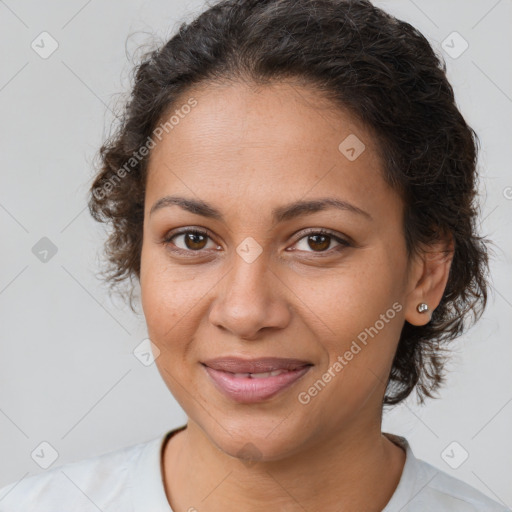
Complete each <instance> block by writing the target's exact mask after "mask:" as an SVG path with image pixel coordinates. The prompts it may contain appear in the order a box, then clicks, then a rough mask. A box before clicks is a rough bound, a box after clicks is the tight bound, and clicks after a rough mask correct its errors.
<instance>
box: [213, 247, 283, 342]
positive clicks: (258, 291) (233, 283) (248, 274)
mask: <svg viewBox="0 0 512 512" xmlns="http://www.w3.org/2000/svg"><path fill="white" fill-rule="evenodd" d="M234 260H235V261H234V263H233V266H232V268H231V269H230V270H229V272H228V275H227V276H226V277H225V278H224V279H222V280H221V282H220V283H219V287H218V288H216V289H217V295H216V296H215V298H214V300H213V303H212V305H211V307H210V311H209V320H210V322H211V323H212V324H213V325H215V326H216V327H219V328H221V329H224V330H227V331H229V332H230V333H231V334H232V335H233V336H235V337H237V338H239V339H244V340H255V339H257V338H259V337H261V334H262V332H263V331H265V332H267V331H268V330H269V329H283V328H285V327H286V326H287V325H288V324H289V323H290V319H291V309H290V307H289V302H288V299H287V297H286V295H287V294H286V290H287V288H286V286H285V285H284V284H283V283H282V281H281V280H280V279H279V278H278V277H277V275H276V274H275V273H274V272H273V271H272V270H271V269H270V268H269V266H268V261H267V259H266V258H265V256H264V254H261V255H260V256H259V257H258V258H257V259H256V260H255V261H253V262H251V263H248V262H246V261H244V260H243V259H242V258H241V257H239V256H238V255H235V257H234Z"/></svg>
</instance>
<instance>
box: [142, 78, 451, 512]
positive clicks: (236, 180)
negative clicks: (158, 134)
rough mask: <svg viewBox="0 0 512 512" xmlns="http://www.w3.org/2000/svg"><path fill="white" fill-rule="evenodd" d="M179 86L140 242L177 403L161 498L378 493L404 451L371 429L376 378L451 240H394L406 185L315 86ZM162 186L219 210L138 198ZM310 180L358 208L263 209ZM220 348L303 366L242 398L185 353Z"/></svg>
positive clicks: (427, 293) (387, 488)
mask: <svg viewBox="0 0 512 512" xmlns="http://www.w3.org/2000/svg"><path fill="white" fill-rule="evenodd" d="M191 96H193V97H194V98H195V99H196V100H197V102H198V104H197V106H196V107H195V108H194V109H193V110H192V111H191V112H190V113H189V114H188V115H187V116H185V117H184V118H183V119H182V120H181V121H180V123H179V125H177V126H175V127H174V129H173V130H172V131H170V132H169V133H168V134H166V135H165V136H164V137H163V138H162V140H161V141H160V142H158V143H157V145H156V146H155V148H154V149H153V150H152V153H151V157H150V162H149V168H148V169H149V172H148V179H147V188H146V197H145V218H144V236H143V244H142V255H141V274H140V285H141V298H142V306H143V310H144V315H145V318H146V322H147V326H148V333H149V337H150V338H151V340H152V341H153V343H154V344H155V345H156V346H157V347H158V349H159V350H160V355H159V356H158V357H157V359H156V364H157V366H158V369H159V372H160V373H161V375H162V378H163V379H164V381H165V383H166V384H167V386H168V388H169V390H170V391H171V392H172V394H173V395H174V397H175V398H176V400H177V401H178V402H179V404H180V405H181V407H182V408H183V409H184V411H185V412H186V414H187V416H188V426H187V428H186V429H185V430H184V431H182V432H180V433H178V434H177V435H175V436H174V437H172V439H171V441H170V442H168V443H167V445H166V446H165V449H164V452H163V461H162V465H163V473H164V484H165V490H166V493H167V497H168V499H169V502H170V504H171V506H172V507H173V510H175V511H176V512H178V511H180V512H181V511H188V510H194V509H197V510H198V511H209V512H210V511H212V512H217V511H221V510H222V511H224V510H226V507H227V506H228V504H229V510H245V511H254V512H255V511H267V510H269V509H276V507H278V509H279V510H284V511H299V510H300V511H303V510H324V511H326V512H328V511H333V512H334V511H336V512H341V511H349V510H351V511H353V510H365V511H380V510H382V509H383V508H384V506H385V505H386V504H387V502H388V501H389V499H390V498H391V496H392V494H393V492H394V491H395V489H396V486H397V485H398V482H399V480H400V476H401V472H402V469H403V465H404V462H405V453H404V451H403V450H402V449H401V448H400V447H398V446H397V445H395V444H393V443H392V442H391V441H390V440H389V439H388V438H386V437H385V436H384V435H383V434H382V432H381V416H382V399H383V396H384V391H385V383H386V381H387V376H388V375H389V371H390V368H391V363H392V359H393V356H394V353H395V350H396V347H397V343H398V340H399V335H400V331H401V328H402V326H403V323H404V321H405V320H407V321H408V322H410V323H411V324H414V325H423V324H425V323H427V322H428V321H429V319H430V316H429V314H428V313H427V314H425V313H423V314H420V313H418V312H417V310H416V306H417V305H418V303H420V302H426V303H427V304H428V305H429V307H430V309H431V310H433V309H435V307H436V306H437V305H438V304H439V302H440V300H441V298H442V295H443V291H444V289H445V286H446V281H447V279H448V273H449V268H450V263H451V258H450V257H443V256H442V255H441V253H440V252H439V251H441V250H443V249H446V248H447V247H448V241H444V242H442V243H441V242H439V244H436V245H435V246H434V245H433V246H431V247H429V251H430V252H429V255H428V257H426V253H425V254H424V253H420V254H419V255H417V256H414V257H413V258H411V259H408V258H407V254H406V248H405V239H404V235H403V230H402V225H403V203H402V200H401V198H400V197H399V195H398V194H397V193H396V192H395V191H394V190H393V189H392V188H390V187H389V186H388V185H387V184H386V183H385V181H384V180H383V178H382V175H381V170H382V163H381V161H380V158H379V155H378V149H377V146H376V141H375V139H374V137H373V136H372V134H371V133H370V132H369V131H368V130H367V129H366V128H365V127H364V126H362V125H361V124H360V123H358V122H357V121H356V119H355V118H354V117H352V116H351V115H349V114H348V113H347V112H343V111H341V110H339V109H334V107H333V105H331V104H329V103H328V102H327V100H323V99H321V98H320V97H319V94H318V93H317V92H315V91H314V90H313V89H309V88H305V87H303V86H299V85H293V84H290V83H284V82H278V83H274V84H272V85H265V86H260V87H256V86H254V85H249V84H246V83H244V84H242V83H231V84H229V85H225V84H224V85H211V84H210V85H209V86H208V87H204V86H203V87H196V88H195V89H194V90H190V91H188V92H187V95H186V97H185V96H184V100H183V102H182V103H183V104H184V103H185V102H186V100H187V99H188V98H190V97H191ZM350 134H355V135H356V136H357V137H358V138H359V139H360V140H361V141H363V142H364V144H365V146H366V147H365V150H364V151H363V152H362V153H361V154H360V156H359V157H358V158H357V159H355V160H354V161H350V160H349V159H347V158H346V157H345V156H344V155H343V154H342V153H341V152H340V150H339V149H338V146H339V144H340V143H341V142H342V141H343V140H344V139H345V138H346V137H347V136H348V135H350ZM171 194H172V195H179V196H184V197H187V198H193V199H201V200H203V201H205V202H208V203H210V204H212V205H213V206H214V207H215V208H217V209H218V210H220V211H221V212H222V214H223V216H224V221H220V220H216V219H211V218H206V217H203V216H200V215H197V214H194V213H190V212H188V211H185V210H184V209H182V208H181V207H179V206H177V205H172V206H168V207H165V208H161V209H159V210H157V211H155V212H153V214H152V215H150V210H151V207H152V206H153V205H154V203H155V202H156V201H157V200H159V199H160V198H162V197H163V196H166V195H171ZM321 197H336V198H339V199H343V200H345V201H348V202H350V203H352V204H353V205H356V206H357V207H358V208H360V209H362V210H364V211H366V212H367V213H369V214H370V215H371V217H372V219H371V220H370V219H367V218H366V217H365V216H364V215H361V214H357V213H353V212H350V211H346V210H345V211H342V210H337V209H332V208H330V209H325V210H323V211H318V212H314V213H308V214H307V215H303V216H301V217H298V218H294V219H291V220H287V221H283V222H280V223H274V222H273V220H272V217H271V211H272V209H273V208H276V207H279V206H283V205H285V204H288V203H291V202H294V201H297V200H299V199H315V198H321ZM182 227H195V228H198V227H200V228H203V229H206V230H207V231H209V233H210V235H211V238H206V239H199V241H197V240H196V241H195V245H194V243H190V240H189V241H188V244H187V238H186V236H184V235H183V234H182V235H181V236H179V235H178V236H176V237H175V238H173V239H172V242H167V243H165V242H163V240H164V238H165V237H166V236H167V235H169V234H171V235H172V231H173V230H176V229H177V228H182ZM307 228H319V229H320V228H325V229H328V230H331V231H333V232H334V234H335V236H339V237H340V238H345V239H347V237H349V238H348V240H352V245H351V246H343V245H341V244H340V243H338V242H336V240H335V239H334V238H327V239H326V240H327V242H326V243H323V242H324V240H321V241H318V239H317V240H316V241H315V239H313V240H311V237H309V238H308V233H304V230H305V229H307ZM309 235H311V234H310V233H309ZM247 237H252V238H253V239H254V240H256V241H257V243H258V244H259V245H260V247H261V249H262V252H261V254H260V255H259V256H258V257H257V258H256V259H255V260H254V261H253V262H251V263H248V262H247V261H245V260H244V259H243V258H242V257H240V256H239V254H238V253H237V252H236V248H237V247H238V246H239V245H240V244H241V243H242V241H244V240H245V239H246V238H247ZM192 242H194V241H192ZM329 242H330V243H329ZM173 243H174V245H173ZM177 247H178V248H181V249H183V250H185V251H187V250H188V251H189V252H188V253H187V254H189V255H190V256H186V255H180V254H177V253H176V252H174V251H173V248H177ZM336 248H341V250H339V251H337V250H336ZM198 249H199V251H198ZM194 251H195V252H194ZM395 302H398V303H399V304H400V305H401V310H400V311H398V312H396V315H395V316H394V318H393V319H390V320H389V321H388V322H386V323H385V326H384V328H382V329H381V330H379V332H378V334H377V335H375V336H374V337H373V338H369V341H368V344H367V345H366V346H364V347H363V348H362V350H361V351H360V352H359V353H358V354H357V355H355V356H354V357H353V359H352V360H351V361H349V362H348V364H347V365H346V366H344V368H343V370H342V371H341V372H339V373H337V374H336V377H334V378H332V379H331V381H330V382H329V383H328V384H327V385H326V386H325V387H324V388H323V389H322V391H321V392H319V393H318V394H317V395H316V396H314V397H313V398H311V401H310V402H309V403H308V404H302V403H300V402H299V400H298V398H297V397H298V394H299V393H300V392H303V391H307V390H308V388H309V387H310V386H311V385H312V384H313V383H315V382H316V381H317V380H318V379H321V378H322V375H323V374H324V373H325V372H326V371H328V369H329V368H330V367H332V366H333V364H334V362H335V361H336V360H337V358H338V356H340V355H343V354H344V353H345V352H346V350H348V349H349V347H350V345H351V343H352V341H353V340H355V339H356V338H357V335H358V334H359V333H361V332H362V331H364V329H365V328H368V327H370V326H374V325H375V323H376V321H377V320H379V318H381V316H380V315H382V314H385V313H386V311H387V310H389V309H390V308H392V304H393V303H395ZM227 355H234V356H240V357H245V358H256V357H264V356H275V357H289V358H299V359H304V360H308V361H311V362H312V363H313V364H314V366H313V367H312V369H311V370H310V371H309V372H308V373H307V374H306V375H305V376H304V377H303V378H302V379H300V380H299V381H297V382H296V383H295V384H294V385H293V386H292V387H290V388H288V389H287V390H285V391H283V392H281V393H279V394H278V395H276V396H274V397H272V398H271V399H269V400H267V401H265V402H261V403H257V404H239V403H235V402H233V401H231V400H230V399H229V398H226V397H224V396H223V395H222V394H221V393H220V392H219V391H218V390H217V389H216V388H215V386H214V385H213V384H212V382H211V381H210V379H209V377H208V375H207V374H206V372H205V371H204V368H203V367H202V366H201V364H200V361H205V360H206V359H209V358H214V357H219V356H227ZM247 443H251V449H250V450H249V448H248V447H247V446H248V445H247ZM240 450H243V451H244V452H245V455H244V456H245V457H248V456H249V455H248V452H249V451H251V453H253V460H252V461H251V460H250V461H246V460H244V459H243V457H242V456H241V455H240V454H239V452H240ZM192 507H194V508H192Z"/></svg>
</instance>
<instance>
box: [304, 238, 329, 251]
mask: <svg viewBox="0 0 512 512" xmlns="http://www.w3.org/2000/svg"><path fill="white" fill-rule="evenodd" d="M330 238H331V237H329V236H326V235H309V236H308V245H309V247H311V249H313V250H315V251H324V250H325V249H328V248H329V245H331V240H330Z"/></svg>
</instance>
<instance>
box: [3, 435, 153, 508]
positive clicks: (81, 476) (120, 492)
mask: <svg viewBox="0 0 512 512" xmlns="http://www.w3.org/2000/svg"><path fill="white" fill-rule="evenodd" d="M155 442H158V439H155V440H151V441H148V442H144V443H139V444H136V445H131V446H128V447H125V448H122V449H119V450H115V451H111V452H109V453H106V454H103V455H99V456H96V457H90V458H87V459H83V460H80V461H77V462H71V463H67V464H63V465H61V466H58V467H55V468H54V469H50V470H47V471H45V472H44V473H39V474H37V475H33V476H28V477H27V476H26V477H23V478H21V479H20V480H18V481H17V482H12V483H11V484H9V485H7V486H5V487H3V488H1V489H0V512H18V511H19V512H21V511H27V510H37V511H38V512H50V511H51V512H54V511H55V510H58V509H60V510H64V509H67V510H71V509H72V510H74V511H77V512H89V510H90V511H94V512H97V511H98V510H105V511H106V510H108V511H114V510H115V511H117V510H119V511H120V510H125V511H129V510H131V507H130V502H129V495H128V496H127V494H128V493H127V490H128V489H129V487H130V485H131V484H130V478H131V476H130V475H131V470H132V468H133V467H135V466H136V464H137V461H138V459H139V458H140V456H141V454H142V453H143V451H144V450H145V449H147V448H148V447H149V446H150V445H152V444H154V443H155ZM104 507H109V508H104Z"/></svg>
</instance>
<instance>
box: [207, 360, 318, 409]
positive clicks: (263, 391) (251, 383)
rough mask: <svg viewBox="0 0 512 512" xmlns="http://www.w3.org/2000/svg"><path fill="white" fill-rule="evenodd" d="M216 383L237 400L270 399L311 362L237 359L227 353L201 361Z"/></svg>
mask: <svg viewBox="0 0 512 512" xmlns="http://www.w3.org/2000/svg"><path fill="white" fill-rule="evenodd" d="M202 365H203V367H204V369H205V371H206V373H207V375H208V376H209V378H210V380H211V382H213V384H214V385H215V387H216V388H217V389H218V390H219V391H220V392H221V393H222V394H223V395H224V396H226V397H228V398H230V399H231V400H233V401H235V402H238V403H245V404H250V403H257V402H263V401H266V400H269V399H270V398H272V397H273V396H275V395H277V394H278V393H280V392H282V391H284V390H285V389H288V388H290V387H291V386H292V385H293V384H294V383H295V382H297V381H298V380H299V379H301V378H302V377H303V376H304V375H305V374H306V373H307V372H308V371H309V370H310V368H311V367H312V366H313V365H312V363H310V362H308V361H304V360H300V359H284V358H276V357H266V358H260V359H251V360H246V359H240V358H236V357H226V358H218V359H210V360H208V361H205V362H204V363H202Z"/></svg>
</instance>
